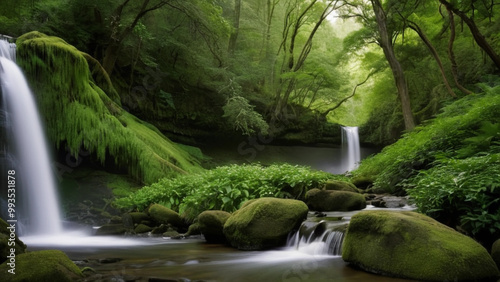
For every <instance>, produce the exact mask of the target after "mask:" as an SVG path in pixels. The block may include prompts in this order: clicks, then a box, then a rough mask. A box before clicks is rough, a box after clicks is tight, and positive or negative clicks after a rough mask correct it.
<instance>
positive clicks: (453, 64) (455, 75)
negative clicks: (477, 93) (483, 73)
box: [447, 9, 472, 94]
mask: <svg viewBox="0 0 500 282" xmlns="http://www.w3.org/2000/svg"><path fill="white" fill-rule="evenodd" d="M447 10H448V9H447ZM448 16H449V18H450V40H449V42H448V55H449V56H450V62H451V74H452V75H453V80H454V81H455V85H456V86H457V87H458V89H460V91H462V92H463V93H464V94H472V92H471V91H470V90H469V89H467V88H465V87H463V86H462V84H461V83H460V81H459V80H458V66H457V61H456V60H455V53H454V52H453V43H454V42H455V17H454V16H453V12H452V11H451V10H448Z"/></svg>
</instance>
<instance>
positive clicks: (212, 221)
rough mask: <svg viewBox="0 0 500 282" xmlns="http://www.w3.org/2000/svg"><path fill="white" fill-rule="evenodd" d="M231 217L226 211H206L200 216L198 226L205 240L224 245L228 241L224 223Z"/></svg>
mask: <svg viewBox="0 0 500 282" xmlns="http://www.w3.org/2000/svg"><path fill="white" fill-rule="evenodd" d="M230 216H231V214H230V213H228V212H225V211H219V210H215V211H204V212H202V213H200V215H198V226H199V228H200V231H201V233H202V234H203V236H205V240H207V242H209V243H222V242H225V241H226V236H224V232H223V231H222V230H223V229H224V223H226V221H227V219H228V218H229V217H230Z"/></svg>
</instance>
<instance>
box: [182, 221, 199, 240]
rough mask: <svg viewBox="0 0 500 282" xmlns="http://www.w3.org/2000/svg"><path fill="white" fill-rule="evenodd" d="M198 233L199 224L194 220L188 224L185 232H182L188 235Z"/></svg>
mask: <svg viewBox="0 0 500 282" xmlns="http://www.w3.org/2000/svg"><path fill="white" fill-rule="evenodd" d="M200 234H201V230H200V225H199V224H198V222H196V223H193V224H191V225H189V228H188V231H187V232H186V234H184V236H185V237H188V236H191V235H200Z"/></svg>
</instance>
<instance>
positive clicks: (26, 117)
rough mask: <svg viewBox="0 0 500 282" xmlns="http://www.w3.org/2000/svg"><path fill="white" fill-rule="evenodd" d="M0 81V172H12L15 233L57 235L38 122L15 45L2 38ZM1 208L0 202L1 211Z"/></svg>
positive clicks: (55, 208)
mask: <svg viewBox="0 0 500 282" xmlns="http://www.w3.org/2000/svg"><path fill="white" fill-rule="evenodd" d="M0 82H1V94H2V110H1V113H2V115H1V118H2V130H3V131H4V132H5V135H4V136H6V138H5V140H4V139H2V140H1V141H2V145H3V148H1V149H2V150H3V153H2V161H3V164H2V168H4V169H3V170H2V172H1V173H2V174H6V173H7V170H15V172H16V173H15V178H16V179H15V180H16V208H15V210H16V213H15V215H16V217H15V219H17V221H18V225H17V226H18V232H19V233H20V235H35V234H37V235H38V234H58V233H60V232H61V231H62V227H61V225H62V223H61V216H60V212H59V203H58V200H57V194H56V186H55V182H54V176H53V172H52V169H51V164H50V161H49V156H48V152H47V145H46V141H45V136H44V131H43V128H42V123H41V121H40V117H39V114H38V111H37V107H36V103H35V100H34V98H33V95H32V93H31V91H30V89H29V87H28V84H27V82H26V79H25V78H24V75H23V73H22V71H21V69H20V68H19V67H18V66H17V65H16V63H15V45H14V44H12V43H9V42H8V41H6V40H0ZM5 182H6V181H5ZM5 192H6V191H5ZM3 195H6V193H3ZM3 195H2V196H3ZM5 210H6V207H5V202H2V213H5Z"/></svg>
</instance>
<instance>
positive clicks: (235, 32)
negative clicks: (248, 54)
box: [228, 0, 241, 55]
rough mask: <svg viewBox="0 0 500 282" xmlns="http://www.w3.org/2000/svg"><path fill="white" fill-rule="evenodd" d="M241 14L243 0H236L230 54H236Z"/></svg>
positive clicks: (230, 38)
mask: <svg viewBox="0 0 500 282" xmlns="http://www.w3.org/2000/svg"><path fill="white" fill-rule="evenodd" d="M240 14H241V0H234V18H233V28H234V30H233V32H231V35H230V37H229V47H228V52H229V54H230V55H233V54H234V50H235V49H236V40H238V34H239V31H240Z"/></svg>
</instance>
